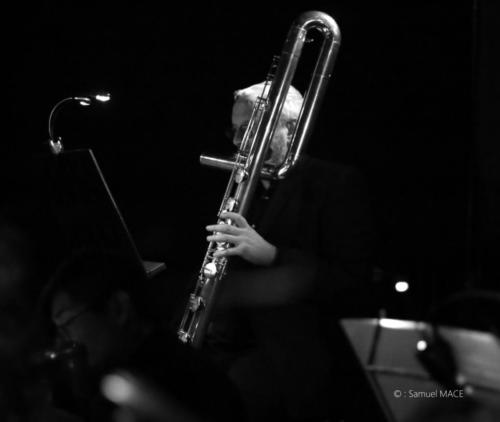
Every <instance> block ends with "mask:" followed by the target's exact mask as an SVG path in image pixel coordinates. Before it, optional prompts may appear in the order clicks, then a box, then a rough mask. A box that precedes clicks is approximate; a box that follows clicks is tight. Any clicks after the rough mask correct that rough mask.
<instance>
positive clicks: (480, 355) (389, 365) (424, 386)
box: [341, 318, 500, 422]
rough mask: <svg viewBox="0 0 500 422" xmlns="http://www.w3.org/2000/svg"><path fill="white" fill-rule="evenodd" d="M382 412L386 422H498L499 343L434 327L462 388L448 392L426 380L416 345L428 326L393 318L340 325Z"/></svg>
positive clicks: (477, 334) (480, 335)
mask: <svg viewBox="0 0 500 422" xmlns="http://www.w3.org/2000/svg"><path fill="white" fill-rule="evenodd" d="M341 325H342V328H343V330H344V332H345V333H346V335H347V337H348V339H349V341H350V343H351V346H352V347H353V349H354V350H355V353H356V355H357V358H358V360H359V362H360V364H361V365H362V367H363V370H364V372H365V375H366V376H367V378H368V381H369V383H370V385H371V388H372V390H373V391H374V393H375V395H376V397H377V400H378V402H379V404H380V406H381V407H382V410H383V412H384V414H385V416H386V418H387V420H388V421H390V422H403V421H404V422H422V421H425V422H434V421H436V422H437V421H439V422H447V421H450V422H465V421H474V422H493V421H499V420H500V341H499V339H498V338H496V337H495V336H493V335H491V334H489V333H484V332H478V331H472V330H464V329H458V328H451V327H438V328H437V331H438V333H439V335H440V336H441V338H443V339H444V340H445V341H446V342H447V343H448V344H449V345H450V347H451V350H452V352H453V357H454V360H455V362H456V366H457V369H458V373H459V374H461V376H463V377H464V379H465V380H466V382H467V383H466V385H467V387H465V388H462V389H459V390H460V391H450V390H448V389H445V387H443V386H441V385H440V384H439V383H438V382H437V381H435V380H434V379H432V378H431V376H430V375H429V373H428V371H427V370H426V369H425V368H424V366H423V365H422V364H421V362H420V361H419V359H418V358H417V344H418V345H419V346H420V347H425V344H426V343H419V342H421V341H423V340H424V339H425V338H426V336H425V334H426V333H429V332H432V327H431V326H430V325H429V324H426V323H423V322H414V321H404V320H396V319H387V318H382V319H344V320H342V322H341Z"/></svg>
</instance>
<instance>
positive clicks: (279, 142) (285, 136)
mask: <svg viewBox="0 0 500 422" xmlns="http://www.w3.org/2000/svg"><path fill="white" fill-rule="evenodd" d="M252 109H253V104H252V103H249V102H248V101H246V100H243V99H238V100H236V102H235V103H234V105H233V113H232V117H231V121H232V125H233V131H234V137H233V144H234V145H236V146H237V147H238V148H239V146H240V144H241V142H242V140H243V136H244V135H245V131H246V128H247V126H248V122H249V121H250V117H251V116H252ZM289 141H290V134H289V132H288V128H287V127H286V125H285V124H284V122H282V121H280V123H279V124H278V127H277V128H276V130H275V132H274V136H273V139H272V141H271V148H270V151H269V154H268V158H267V160H266V163H267V164H271V165H275V166H278V165H280V164H281V163H282V162H283V160H284V159H285V155H286V152H287V148H288V143H289ZM248 147H249V145H248V146H247V148H248Z"/></svg>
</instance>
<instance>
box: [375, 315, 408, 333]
mask: <svg viewBox="0 0 500 422" xmlns="http://www.w3.org/2000/svg"><path fill="white" fill-rule="evenodd" d="M378 323H379V325H380V326H381V327H383V328H392V329H395V330H404V329H407V330H408V329H414V328H415V323H414V322H413V321H406V320H403V319H391V318H382V319H379V320H378Z"/></svg>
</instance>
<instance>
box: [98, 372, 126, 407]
mask: <svg viewBox="0 0 500 422" xmlns="http://www.w3.org/2000/svg"><path fill="white" fill-rule="evenodd" d="M101 390H102V393H103V394H104V396H105V397H106V398H107V399H108V400H110V401H112V402H113V403H116V404H122V403H128V402H130V399H131V398H132V397H133V396H134V387H133V385H132V383H131V382H130V381H129V380H127V379H126V378H125V377H123V376H121V375H118V374H111V375H106V376H105V377H104V378H103V380H102V382H101Z"/></svg>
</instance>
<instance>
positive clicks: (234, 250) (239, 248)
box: [214, 244, 243, 257]
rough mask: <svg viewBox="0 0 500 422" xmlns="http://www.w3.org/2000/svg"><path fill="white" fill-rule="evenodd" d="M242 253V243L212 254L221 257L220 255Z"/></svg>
mask: <svg viewBox="0 0 500 422" xmlns="http://www.w3.org/2000/svg"><path fill="white" fill-rule="evenodd" d="M242 253H243V245H242V244H239V245H238V246H235V247H234V248H229V249H225V250H223V251H216V252H215V253H214V256H216V257H221V256H237V255H238V256H241V255H242Z"/></svg>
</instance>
